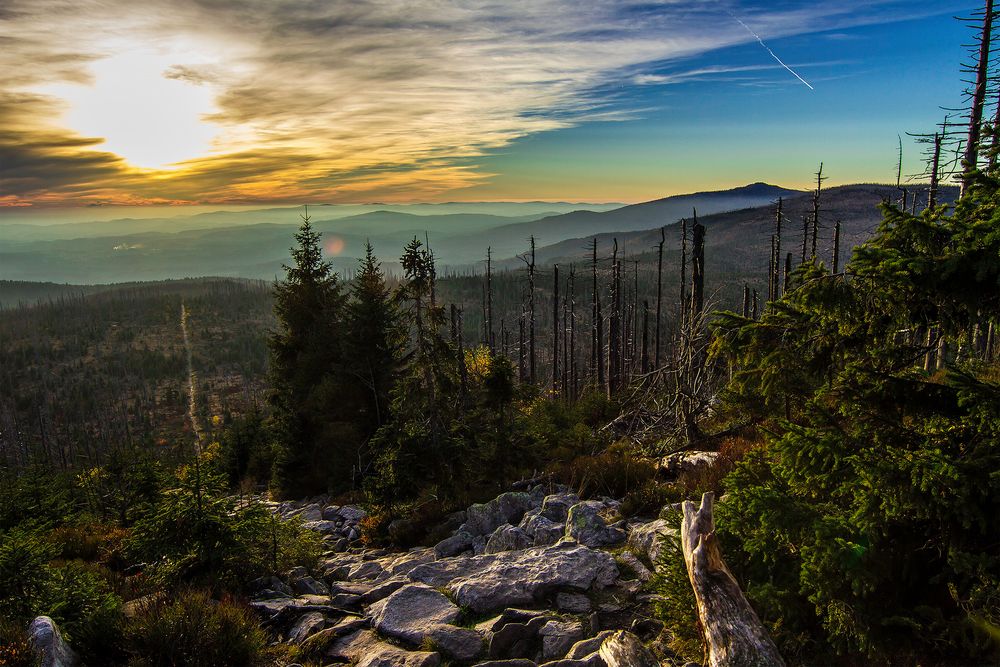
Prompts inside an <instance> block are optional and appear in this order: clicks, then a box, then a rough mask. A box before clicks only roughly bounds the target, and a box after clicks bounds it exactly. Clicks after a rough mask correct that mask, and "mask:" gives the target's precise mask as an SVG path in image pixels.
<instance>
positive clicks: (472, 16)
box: [0, 0, 935, 203]
mask: <svg viewBox="0 0 1000 667" xmlns="http://www.w3.org/2000/svg"><path fill="white" fill-rule="evenodd" d="M728 11H736V12H738V13H739V14H740V15H741V16H744V17H747V20H748V21H752V22H753V25H754V27H755V30H757V31H758V32H759V33H760V34H761V35H762V36H764V37H765V38H767V39H775V38H779V37H782V36H789V35H795V34H803V33H809V32H821V31H831V30H841V31H843V30H847V29H849V28H851V27H854V26H858V25H865V24H869V23H878V22H885V21H889V20H902V19H911V18H913V17H914V16H915V15H918V14H919V13H921V12H931V11H935V5H934V4H933V3H931V2H930V1H929V0H927V1H926V2H925V1H923V0H921V1H918V2H901V1H900V2H877V1H876V2H862V1H861V0H847V1H845V2H838V3H806V2H787V1H785V2H779V3H767V4H766V5H765V4H756V5H747V4H746V3H738V2H722V3H705V2H694V1H687V2H682V1H680V0H661V1H658V2H657V1H654V2H648V1H645V2H633V1H631V0H591V1H590V2H577V1H575V0H537V1H535V2H531V3H508V2H503V1H501V0H470V1H467V2H447V1H445V2H442V1H440V0H413V1H411V2H402V1H400V2H392V1H386V0H148V1H146V2H142V3H136V2H129V1H128V0H6V1H5V2H4V8H3V12H4V20H3V22H2V25H0V128H3V131H2V132H0V201H5V202H16V203H25V202H32V203H47V202H57V201H62V202H79V203H86V202H88V201H164V202H171V201H182V202H203V203H208V202H212V203H222V202H243V201H261V200H274V201H288V200H295V201H307V200H311V201H317V200H319V201H338V200H339V201H343V200H358V199H372V198H378V199H391V198H400V199H403V198H405V199H420V198H430V197H434V196H437V195H439V194H441V193H444V192H447V191H449V190H454V189H458V188H463V187H468V186H471V185H475V184H477V183H481V182H482V181H484V180H485V179H488V178H489V177H490V174H488V173H485V172H483V171H482V170H481V169H480V167H479V161H480V158H482V157H483V156H484V155H486V154H488V153H490V152H491V151H494V150H496V149H500V148H503V147H504V146H507V145H509V144H510V143H511V142H512V141H514V140H516V139H518V138H520V137H524V136H527V135H531V134H535V133H539V132H544V131H549V130H555V129H559V128H564V127H569V126H572V125H575V124H579V123H582V122H588V121H592V120H597V119H600V120H621V119H626V118H630V117H634V116H635V115H636V114H637V113H642V110H640V109H633V108H629V107H627V106H623V104H624V103H623V102H622V100H621V99H619V98H618V97H616V96H615V95H614V94H612V93H609V91H612V90H614V89H615V88H616V87H620V86H623V85H634V84H639V85H648V84H666V83H673V82H676V81H679V80H692V79H697V78H701V77H712V76H718V75H722V74H727V73H728V74H732V73H737V72H754V71H757V70H763V69H767V67H756V66H755V67H747V68H740V67H736V68H732V67H730V68H711V67H709V68H701V69H691V70H687V71H683V70H679V71H678V73H677V74H663V73H662V72H663V70H664V69H665V65H671V64H675V65H677V66H680V65H681V64H682V63H683V61H684V60H685V59H688V58H691V57H693V56H697V55H701V54H704V53H707V52H710V51H712V50H715V49H719V48H724V47H728V46H734V45H737V44H743V43H746V42H747V41H748V40H749V39H752V37H750V36H749V35H747V33H746V31H744V30H743V29H742V28H741V27H740V26H739V25H738V24H736V23H735V22H733V21H732V20H731V19H730V18H729V16H728V14H727V12H728ZM138 48H153V49H160V50H162V52H163V53H167V54H169V57H170V58H171V63H170V65H169V66H168V67H166V68H165V69H164V70H163V71H159V72H151V73H150V76H165V77H167V78H171V79H176V80H178V81H183V82H187V83H190V84H192V85H199V86H205V87H207V88H208V89H210V90H211V91H212V94H213V97H214V106H215V108H214V110H213V111H212V112H211V113H210V114H208V115H207V116H206V117H205V119H204V120H205V122H209V123H212V124H214V125H215V126H216V127H217V129H218V133H217V136H216V139H215V141H214V144H213V146H212V150H211V152H210V153H209V154H207V155H201V156H194V157H192V158H191V159H190V160H187V161H185V162H183V163H180V164H178V165H174V167H173V168H171V169H170V170H162V171H150V170H142V169H137V168H135V167H133V166H131V165H129V164H128V163H127V162H125V161H124V160H122V159H121V158H120V157H119V156H116V155H114V154H111V153H109V152H107V151H106V150H102V148H101V144H100V138H99V137H81V136H79V135H78V134H76V133H75V132H73V131H72V129H70V128H66V127H64V126H63V125H64V123H63V121H62V119H61V116H60V114H61V112H62V111H63V108H62V107H61V106H60V101H59V99H58V97H57V96H56V95H54V94H53V93H51V86H53V85H55V84H60V85H62V84H66V83H72V84H78V85H85V84H87V82H88V81H90V79H91V77H92V75H93V69H92V65H93V63H95V62H96V61H101V60H102V59H105V58H108V57H110V56H113V55H119V54H122V53H126V54H127V53H129V52H130V50H132V49H138ZM768 67H769V66H768ZM654 72H655V73H654ZM152 131H155V129H154V130H152ZM13 165H17V166H16V167H15V166H13Z"/></svg>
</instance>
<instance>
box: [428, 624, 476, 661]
mask: <svg viewBox="0 0 1000 667" xmlns="http://www.w3.org/2000/svg"><path fill="white" fill-rule="evenodd" d="M427 638H428V639H430V641H431V645H432V646H433V647H434V649H435V650H437V651H440V653H441V654H442V655H443V656H445V657H446V658H451V659H452V660H457V661H458V662H471V661H473V660H475V659H476V658H478V657H479V655H480V654H481V653H482V652H483V649H484V648H485V647H484V645H483V636H482V635H481V634H479V633H478V632H476V631H475V630H469V629H468V628H456V627H455V626H454V625H434V626H431V627H430V628H429V629H428V631H427Z"/></svg>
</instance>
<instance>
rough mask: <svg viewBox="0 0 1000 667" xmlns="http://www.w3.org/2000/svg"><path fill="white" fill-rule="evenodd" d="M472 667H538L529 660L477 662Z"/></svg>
mask: <svg viewBox="0 0 1000 667" xmlns="http://www.w3.org/2000/svg"><path fill="white" fill-rule="evenodd" d="M473 667H538V665H536V664H535V663H534V662H533V661H531V660H524V659H521V658H518V659H515V660H487V661H486V662H477V663H476V664H475V665H473Z"/></svg>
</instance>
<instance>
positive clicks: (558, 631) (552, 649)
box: [538, 620, 583, 660]
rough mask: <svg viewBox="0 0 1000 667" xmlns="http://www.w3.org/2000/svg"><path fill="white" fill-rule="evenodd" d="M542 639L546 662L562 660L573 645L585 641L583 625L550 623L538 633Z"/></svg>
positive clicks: (563, 622) (569, 622) (559, 622)
mask: <svg viewBox="0 0 1000 667" xmlns="http://www.w3.org/2000/svg"><path fill="white" fill-rule="evenodd" d="M538 634H539V635H540V636H541V638H542V657H543V658H544V659H546V660H553V659H555V658H562V657H564V656H565V655H566V653H567V651H569V650H570V648H572V646H573V644H575V643H576V642H578V641H580V640H581V639H583V625H581V624H580V622H579V621H554V620H553V621H549V622H548V623H546V624H545V625H543V626H542V629H541V630H539V631H538Z"/></svg>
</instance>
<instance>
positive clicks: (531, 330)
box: [528, 236, 537, 384]
mask: <svg viewBox="0 0 1000 667" xmlns="http://www.w3.org/2000/svg"><path fill="white" fill-rule="evenodd" d="M528 379H529V380H530V381H531V384H535V380H536V379H537V376H536V375H535V237H534V236H532V237H531V261H530V263H529V264H528Z"/></svg>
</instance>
